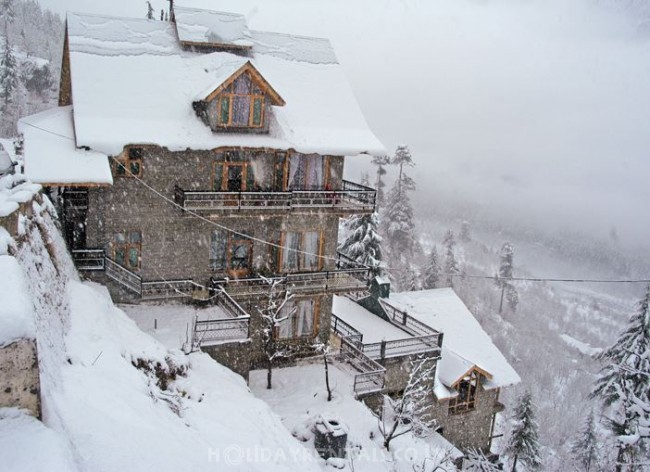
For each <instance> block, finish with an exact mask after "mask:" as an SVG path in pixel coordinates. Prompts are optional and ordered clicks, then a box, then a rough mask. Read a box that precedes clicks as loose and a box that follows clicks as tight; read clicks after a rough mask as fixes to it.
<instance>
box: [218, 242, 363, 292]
mask: <svg viewBox="0 0 650 472" xmlns="http://www.w3.org/2000/svg"><path fill="white" fill-rule="evenodd" d="M370 279H371V272H370V269H369V268H368V267H367V266H364V265H362V264H359V263H357V262H356V261H354V260H352V259H350V258H349V257H347V256H345V255H344V254H341V253H339V254H338V255H337V262H336V267H335V268H334V269H332V270H320V271H315V272H298V273H286V274H276V275H272V276H270V277H260V276H251V277H241V278H235V279H230V278H223V279H217V278H213V279H212V280H211V281H210V284H211V287H212V288H214V289H218V288H221V289H223V290H225V291H226V292H227V293H229V294H230V295H231V296H233V297H234V298H248V297H256V296H259V295H263V294H266V293H268V290H269V285H270V284H271V283H272V282H276V283H277V285H276V288H277V290H279V291H289V292H291V293H293V294H301V295H326V294H343V293H358V292H364V291H367V289H368V285H369V283H370Z"/></svg>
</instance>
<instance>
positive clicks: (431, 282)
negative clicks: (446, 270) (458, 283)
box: [422, 246, 442, 289]
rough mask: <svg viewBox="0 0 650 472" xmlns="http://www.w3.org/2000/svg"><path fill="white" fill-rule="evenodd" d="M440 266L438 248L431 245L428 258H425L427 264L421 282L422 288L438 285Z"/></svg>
mask: <svg viewBox="0 0 650 472" xmlns="http://www.w3.org/2000/svg"><path fill="white" fill-rule="evenodd" d="M441 272H442V268H441V267H440V256H438V249H437V248H436V246H433V249H431V253H430V254H429V258H428V260H427V266H426V269H425V271H424V281H423V283H422V288H424V289H431V288H436V287H438V284H439V283H440V277H441V274H440V273H441Z"/></svg>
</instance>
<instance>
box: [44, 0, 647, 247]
mask: <svg viewBox="0 0 650 472" xmlns="http://www.w3.org/2000/svg"><path fill="white" fill-rule="evenodd" d="M40 1H41V4H42V5H44V6H47V7H49V8H52V9H54V10H55V11H58V12H61V13H62V12H63V10H65V9H70V10H77V11H86V12H96V13H110V14H119V15H124V16H144V14H145V12H146V5H145V2H144V1H142V2H139V1H135V0H111V1H108V0H104V1H100V0H40ZM612 1H613V0H612ZM152 3H153V5H154V7H155V8H157V9H160V8H163V7H164V6H166V5H167V2H166V1H165V2H163V1H161V0H152ZM183 4H189V5H195V6H205V7H208V8H214V9H221V10H227V11H237V12H241V13H245V14H247V15H248V17H249V25H250V26H251V28H254V29H268V30H274V31H282V32H292V33H298V34H305V35H315V36H324V37H329V38H330V39H331V40H332V43H333V44H334V47H335V49H336V52H337V55H338V57H339V60H340V62H341V63H342V64H343V65H344V67H345V69H346V72H347V74H348V77H349V79H350V81H351V84H352V87H353V89H354V90H355V93H356V95H357V98H358V100H359V102H360V104H361V108H362V109H363V111H364V112H365V114H366V118H367V120H368V122H369V124H370V126H371V128H372V129H373V130H374V131H375V132H376V134H377V135H378V137H379V138H380V139H381V140H382V141H383V142H384V144H385V145H386V147H387V148H388V150H389V151H390V152H392V151H393V150H394V148H395V146H396V145H397V144H398V143H407V144H409V145H410V147H411V150H412V153H413V155H414V158H415V160H416V162H417V169H416V170H414V171H412V174H413V176H414V177H415V178H416V180H417V182H418V185H419V195H418V197H417V198H416V201H424V200H425V196H426V200H429V201H431V199H432V198H433V199H435V200H434V201H435V202H436V204H439V205H446V204H451V203H452V202H454V203H455V202H459V201H470V202H473V203H476V204H480V207H481V208H482V211H486V212H493V213H494V214H495V215H500V216H503V215H511V216H513V217H517V218H523V219H525V221H526V222H533V223H536V224H538V225H540V226H543V227H547V228H551V229H555V228H558V227H562V226H567V227H570V228H571V229H578V230H583V231H587V232H593V233H594V234H596V235H599V236H605V235H607V234H608V232H609V230H610V228H611V227H616V229H617V231H618V233H619V235H620V236H621V239H622V240H623V241H624V242H628V243H629V242H642V241H643V238H644V237H645V235H647V234H650V231H649V230H650V218H648V216H647V213H648V202H650V186H649V185H648V180H649V177H650V160H649V159H648V158H647V155H648V152H649V151H648V150H649V149H650V133H649V130H648V128H649V125H650V119H649V112H650V34H644V33H643V32H642V31H640V30H639V27H638V24H639V21H638V18H636V17H635V15H634V14H632V13H631V12H629V11H621V10H620V9H617V10H614V9H612V8H608V7H607V6H604V5H607V4H610V3H609V2H608V1H607V0H571V1H567V0H544V1H542V0H528V1H515V0H511V1H506V0H493V1H491V0H474V1H469V0H437V1H431V0H402V1H398V0H327V1H325V0H223V1H216V0H184V1H183ZM314 93H318V91H314ZM350 161H352V160H350ZM357 162H358V163H361V162H363V164H366V163H367V160H363V159H361V160H357ZM349 164H351V166H350V173H351V175H350V177H353V178H354V179H355V180H358V179H359V174H360V170H359V169H360V168H362V167H363V166H362V165H354V163H352V162H349ZM648 245H649V246H650V244H648Z"/></svg>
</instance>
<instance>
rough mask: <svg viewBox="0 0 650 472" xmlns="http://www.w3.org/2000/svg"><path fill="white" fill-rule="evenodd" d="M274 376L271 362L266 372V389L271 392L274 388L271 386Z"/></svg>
mask: <svg viewBox="0 0 650 472" xmlns="http://www.w3.org/2000/svg"><path fill="white" fill-rule="evenodd" d="M272 376H273V364H271V361H269V364H268V367H267V370H266V389H267V390H270V389H271V388H273V387H272V385H271V377H272Z"/></svg>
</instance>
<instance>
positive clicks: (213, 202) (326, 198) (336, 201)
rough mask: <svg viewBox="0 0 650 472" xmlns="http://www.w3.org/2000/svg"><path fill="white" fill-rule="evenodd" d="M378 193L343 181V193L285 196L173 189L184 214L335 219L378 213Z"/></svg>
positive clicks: (298, 192)
mask: <svg viewBox="0 0 650 472" xmlns="http://www.w3.org/2000/svg"><path fill="white" fill-rule="evenodd" d="M376 197H377V192H376V191H375V189H372V188H369V187H365V186H363V185H360V184H356V183H353V182H348V181H346V180H344V181H343V187H342V189H341V190H331V189H326V188H322V189H311V190H289V191H286V192H265V191H252V192H227V191H224V192H212V191H195V190H191V191H189V190H184V189H182V188H180V187H178V186H176V188H175V189H174V199H175V201H176V203H177V204H178V205H179V206H180V207H182V208H183V210H186V211H191V212H195V213H202V214H204V213H219V214H221V213H224V212H246V213H247V214H286V213H316V212H328V213H332V214H335V215H352V214H368V213H372V212H374V211H375V201H376Z"/></svg>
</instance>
